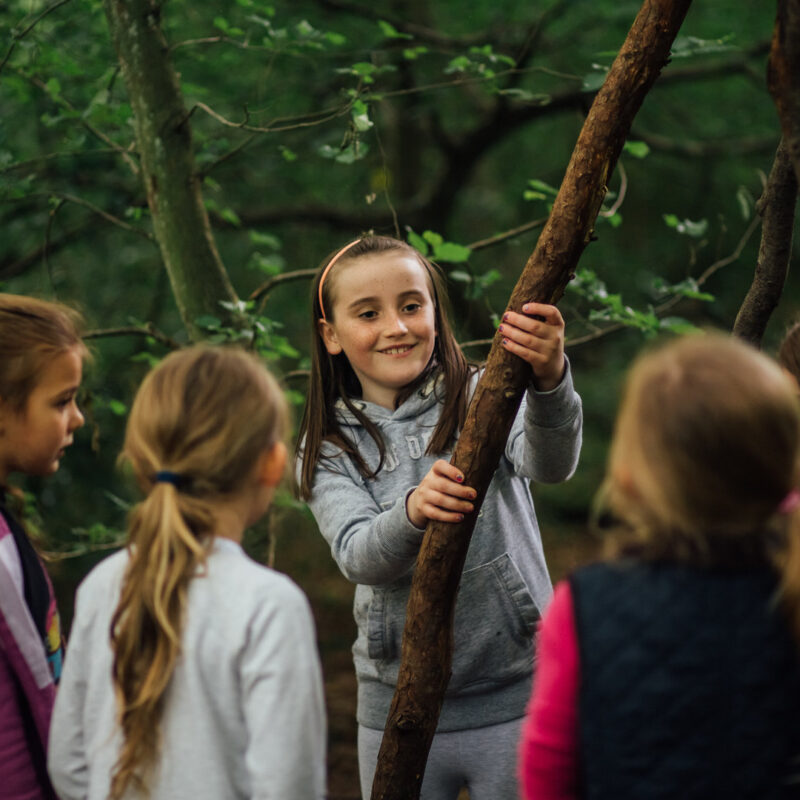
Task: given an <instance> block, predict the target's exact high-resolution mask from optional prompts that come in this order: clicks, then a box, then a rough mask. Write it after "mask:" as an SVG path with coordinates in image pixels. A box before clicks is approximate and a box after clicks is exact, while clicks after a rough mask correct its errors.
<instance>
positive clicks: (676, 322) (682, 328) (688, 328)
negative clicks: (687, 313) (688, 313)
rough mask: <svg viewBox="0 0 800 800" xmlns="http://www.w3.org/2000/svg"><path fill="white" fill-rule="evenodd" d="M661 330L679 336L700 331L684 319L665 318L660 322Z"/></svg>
mask: <svg viewBox="0 0 800 800" xmlns="http://www.w3.org/2000/svg"><path fill="white" fill-rule="evenodd" d="M659 328H660V329H661V330H663V331H669V332H670V333H675V334H678V335H681V336H682V335H683V334H686V333H697V332H698V331H699V330H700V329H699V328H698V327H697V326H696V325H693V324H692V323H691V322H689V320H687V319H683V317H664V318H663V319H662V320H660V324H659Z"/></svg>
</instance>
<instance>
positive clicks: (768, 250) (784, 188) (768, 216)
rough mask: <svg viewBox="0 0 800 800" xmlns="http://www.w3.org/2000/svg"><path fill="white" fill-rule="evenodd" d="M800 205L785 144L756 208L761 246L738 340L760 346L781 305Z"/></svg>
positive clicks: (737, 326)
mask: <svg viewBox="0 0 800 800" xmlns="http://www.w3.org/2000/svg"><path fill="white" fill-rule="evenodd" d="M796 204H797V179H796V178H795V173H794V169H793V168H792V162H791V161H790V159H789V154H788V152H787V149H786V146H785V144H784V140H783V139H781V142H780V144H779V145H778V150H777V152H776V153H775V161H774V162H773V164H772V169H771V170H770V173H769V178H768V180H767V185H766V186H765V187H764V193H763V194H762V195H761V198H760V199H759V201H758V205H757V206H756V208H757V210H758V213H759V214H760V215H761V219H762V223H761V244H760V246H759V248H758V261H757V262H756V271H755V275H754V276H753V283H752V284H751V286H750V289H749V291H748V292H747V296H746V297H745V299H744V302H743V303H742V307H741V308H740V309H739V313H738V314H737V315H736V322H734V325H733V332H734V334H736V336H740V337H741V338H742V339H745V340H746V341H748V342H750V343H751V344H753V345H755V346H756V347H760V346H761V339H762V338H763V336H764V331H765V330H766V328H767V323H768V322H769V318H770V316H771V315H772V312H773V311H774V310H775V308H776V307H777V305H778V301H779V300H780V298H781V294H782V293H783V286H784V283H785V282H786V275H787V273H788V272H789V259H790V257H791V254H792V228H793V226H794V210H795V206H796Z"/></svg>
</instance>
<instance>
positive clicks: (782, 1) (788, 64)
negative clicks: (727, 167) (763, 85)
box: [767, 0, 800, 184]
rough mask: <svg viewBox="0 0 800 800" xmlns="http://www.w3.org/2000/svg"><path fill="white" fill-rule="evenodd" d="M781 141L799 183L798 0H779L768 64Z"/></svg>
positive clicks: (799, 62) (769, 80) (799, 49)
mask: <svg viewBox="0 0 800 800" xmlns="http://www.w3.org/2000/svg"><path fill="white" fill-rule="evenodd" d="M767 85H768V87H769V91H770V94H771V95H772V99H773V100H774V101H775V106H776V107H777V109H778V116H779V117H780V122H781V131H782V132H783V143H784V146H785V147H786V152H787V154H788V156H789V160H790V161H791V163H792V166H793V167H794V174H795V178H796V179H797V182H798V184H800V0H778V13H777V16H776V18H775V27H774V29H773V34H772V47H771V49H770V53H769V63H768V66H767Z"/></svg>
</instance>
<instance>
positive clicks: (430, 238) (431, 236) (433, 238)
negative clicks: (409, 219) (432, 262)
mask: <svg viewBox="0 0 800 800" xmlns="http://www.w3.org/2000/svg"><path fill="white" fill-rule="evenodd" d="M422 238H423V239H425V241H426V242H427V243H428V244H429V245H431V246H432V247H433V248H434V250H435V249H436V248H437V247H438V246H439V245H440V244H442V242H444V238H443V237H442V236H441V235H440V234H438V233H436V232H435V231H424V232H423V234H422Z"/></svg>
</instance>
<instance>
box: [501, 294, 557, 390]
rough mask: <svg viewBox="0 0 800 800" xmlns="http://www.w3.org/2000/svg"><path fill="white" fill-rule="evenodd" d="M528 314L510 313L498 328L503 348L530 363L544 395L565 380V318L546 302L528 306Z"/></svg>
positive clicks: (536, 382) (525, 309)
mask: <svg viewBox="0 0 800 800" xmlns="http://www.w3.org/2000/svg"><path fill="white" fill-rule="evenodd" d="M522 311H523V312H524V313H522V314H517V313H516V312H514V311H507V312H506V313H505V314H504V315H503V322H502V324H501V325H500V327H499V328H498V330H499V332H500V333H502V334H503V347H505V349H506V350H508V351H509V352H510V353H514V355H517V356H519V357H520V358H521V359H522V360H523V361H526V362H527V363H528V364H530V366H531V369H532V370H533V384H534V386H535V388H536V389H537V390H538V391H540V392H549V391H551V390H552V389H555V388H556V386H558V384H559V383H561V379H562V378H563V377H564V370H565V369H566V361H565V359H564V318H563V317H562V316H561V312H560V311H559V310H558V309H557V308H556V307H555V306H552V305H548V304H546V303H526V304H525V305H524V306H522Z"/></svg>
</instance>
